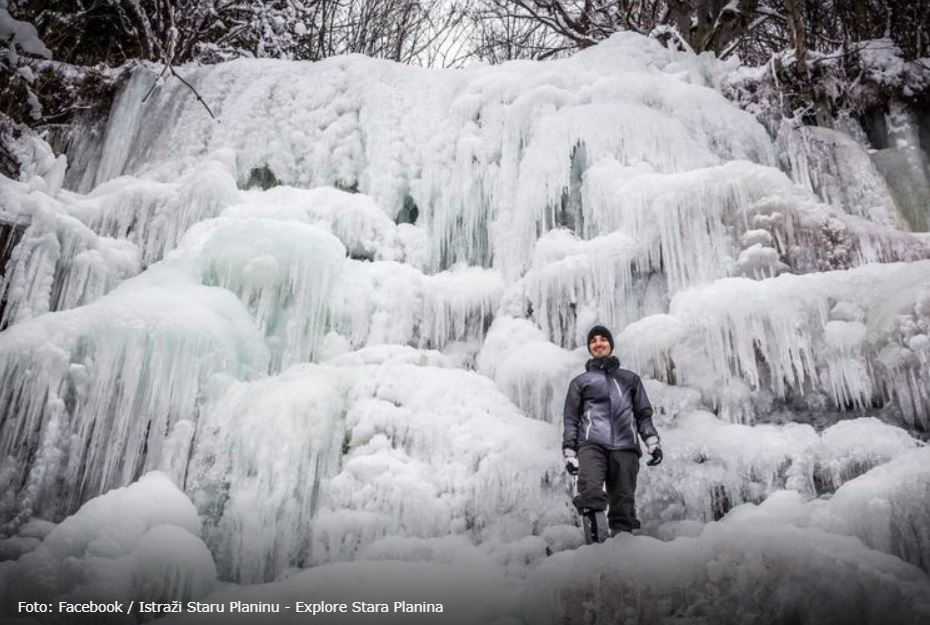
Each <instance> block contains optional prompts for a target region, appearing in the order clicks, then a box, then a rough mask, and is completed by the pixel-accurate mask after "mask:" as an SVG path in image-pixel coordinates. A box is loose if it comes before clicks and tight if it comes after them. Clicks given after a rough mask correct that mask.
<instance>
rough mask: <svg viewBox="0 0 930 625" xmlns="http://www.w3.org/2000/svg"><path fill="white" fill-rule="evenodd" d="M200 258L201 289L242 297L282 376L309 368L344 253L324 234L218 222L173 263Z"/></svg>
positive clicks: (188, 241) (197, 234)
mask: <svg viewBox="0 0 930 625" xmlns="http://www.w3.org/2000/svg"><path fill="white" fill-rule="evenodd" d="M182 258H196V259H197V260H198V261H199V262H198V264H199V265H200V267H201V281H202V282H203V283H204V284H206V285H210V286H220V287H223V288H224V289H227V290H229V291H232V292H233V293H235V294H236V295H238V296H239V299H240V300H242V303H243V304H244V305H245V306H246V308H248V309H249V312H250V313H251V314H252V318H253V319H254V321H255V323H256V325H257V326H258V328H259V330H261V331H262V333H263V334H264V335H265V336H266V341H267V344H268V347H269V349H270V351H271V360H270V362H269V367H270V370H271V371H280V370H281V369H282V368H286V367H288V366H290V365H292V364H295V363H298V362H306V361H308V360H311V359H312V357H313V354H314V351H315V350H316V348H317V346H318V343H319V342H320V340H321V339H322V336H323V332H324V330H325V323H326V312H327V301H328V300H329V298H330V294H331V292H332V289H333V283H334V282H338V280H339V278H340V273H341V269H342V265H343V259H344V258H345V247H344V246H343V245H342V243H341V242H340V241H339V239H337V238H336V237H335V236H333V235H332V234H330V233H329V232H326V231H325V230H324V229H321V228H319V227H315V226H311V225H308V224H301V223H287V222H283V221H279V220H273V219H230V218H225V217H220V218H216V219H208V220H205V221H201V222H199V223H197V224H195V225H194V226H193V227H191V228H190V229H189V230H188V232H187V234H186V235H185V238H184V239H183V240H182V241H181V245H180V246H179V248H178V249H177V250H176V253H175V254H173V255H172V257H171V259H172V260H176V259H182Z"/></svg>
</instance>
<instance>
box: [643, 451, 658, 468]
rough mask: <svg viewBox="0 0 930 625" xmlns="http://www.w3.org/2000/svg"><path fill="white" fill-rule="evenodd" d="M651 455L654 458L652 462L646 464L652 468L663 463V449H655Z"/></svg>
mask: <svg viewBox="0 0 930 625" xmlns="http://www.w3.org/2000/svg"><path fill="white" fill-rule="evenodd" d="M650 455H651V456H652V460H649V461H648V462H647V463H646V464H647V465H649V466H650V467H654V466H656V465H657V464H659V463H660V462H662V448H661V447H656V448H655V449H653V450H652V453H651V454H650Z"/></svg>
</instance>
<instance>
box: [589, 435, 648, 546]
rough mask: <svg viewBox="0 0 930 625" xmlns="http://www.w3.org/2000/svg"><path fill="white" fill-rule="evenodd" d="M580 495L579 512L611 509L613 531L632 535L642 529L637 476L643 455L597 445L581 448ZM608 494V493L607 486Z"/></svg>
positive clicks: (609, 511)
mask: <svg viewBox="0 0 930 625" xmlns="http://www.w3.org/2000/svg"><path fill="white" fill-rule="evenodd" d="M578 464H579V468H578V495H577V496H576V497H575V501H574V503H575V507H576V508H578V510H579V511H583V510H584V509H585V508H587V509H588V510H608V504H610V506H609V510H608V512H607V524H608V525H609V526H610V529H611V531H612V532H629V531H632V530H634V529H638V528H639V521H638V520H637V519H636V500H635V498H634V497H635V494H636V476H637V475H639V454H637V453H636V452H635V451H632V450H627V449H622V450H609V449H606V448H604V447H601V446H600V445H598V444H596V443H588V442H585V443H582V444H581V445H580V446H579V447H578ZM605 482H606V483H607V492H606V493H605V492H604V483H605Z"/></svg>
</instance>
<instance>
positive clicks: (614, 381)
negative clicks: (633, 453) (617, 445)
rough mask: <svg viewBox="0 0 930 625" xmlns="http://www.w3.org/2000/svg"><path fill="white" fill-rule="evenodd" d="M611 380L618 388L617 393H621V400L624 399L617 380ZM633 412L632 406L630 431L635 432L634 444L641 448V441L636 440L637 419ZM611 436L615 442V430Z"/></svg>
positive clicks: (611, 432)
mask: <svg viewBox="0 0 930 625" xmlns="http://www.w3.org/2000/svg"><path fill="white" fill-rule="evenodd" d="M611 379H612V380H613V383H614V386H616V387H617V392H618V393H620V398H621V399H622V398H623V391H621V390H620V384H618V383H617V380H615V379H613V378H611ZM632 411H633V406H632V405H631V406H630V412H631V414H630V431H632V432H633V444H634V445H636V446H637V447H638V446H639V441H638V440H637V439H636V419H635V418H634V417H633V415H632ZM610 436H611V441H612V440H613V429H611V431H610Z"/></svg>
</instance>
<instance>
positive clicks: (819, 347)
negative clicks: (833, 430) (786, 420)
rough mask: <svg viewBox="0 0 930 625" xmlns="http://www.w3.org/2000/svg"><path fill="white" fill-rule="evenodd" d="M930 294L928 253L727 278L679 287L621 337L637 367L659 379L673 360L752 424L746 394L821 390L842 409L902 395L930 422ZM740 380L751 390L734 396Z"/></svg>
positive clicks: (683, 376)
mask: <svg viewBox="0 0 930 625" xmlns="http://www.w3.org/2000/svg"><path fill="white" fill-rule="evenodd" d="M928 297H930V261H919V262H914V263H891V264H871V265H865V266H862V267H857V268H855V269H850V270H847V271H835V272H823V273H813V274H806V275H802V276H798V275H790V274H785V275H781V276H779V277H777V278H770V279H767V280H749V279H746V278H725V279H721V280H717V281H715V282H712V283H710V284H706V285H701V286H698V287H694V288H692V289H690V290H687V291H683V292H681V293H679V294H678V295H676V296H675V297H674V298H673V300H672V302H671V305H670V317H669V316H666V315H660V316H658V317H656V318H653V317H646V318H644V319H642V320H640V321H637V322H635V323H632V324H630V325H629V326H627V328H626V329H625V330H624V331H623V333H622V334H621V335H620V337H619V338H618V344H619V346H620V347H619V349H620V350H621V351H622V353H623V354H624V355H625V356H626V357H627V358H628V359H629V361H630V364H631V365H633V367H634V368H635V369H638V370H640V371H651V372H653V374H654V375H656V376H657V377H659V378H661V379H667V373H666V372H667V371H668V370H669V369H670V363H669V361H670V360H671V361H673V363H674V368H675V371H676V379H677V382H678V383H684V384H687V385H689V386H694V387H696V388H699V389H701V390H702V391H703V392H704V393H705V396H706V397H707V398H708V399H709V400H710V401H712V402H713V405H715V406H719V407H720V408H721V409H722V410H723V412H724V413H725V414H728V415H730V416H731V418H733V419H734V420H743V419H747V420H750V421H751V419H752V417H751V415H752V413H753V411H754V410H755V409H756V408H757V407H754V406H753V403H752V401H751V400H752V399H753V398H751V397H749V396H748V393H749V391H760V390H762V391H767V392H770V393H771V394H772V395H774V396H775V397H776V398H780V399H784V398H785V397H786V396H788V395H789V394H795V395H803V394H805V393H808V394H809V393H822V394H824V395H826V396H827V397H828V398H829V399H830V401H832V402H833V404H834V405H836V406H838V407H840V408H843V407H845V406H850V407H854V408H862V407H865V406H869V405H871V404H872V403H873V401H877V402H879V403H884V402H885V401H886V400H888V399H893V400H894V402H895V403H896V405H897V406H898V409H899V410H900V414H901V416H902V419H903V420H904V422H905V424H906V425H909V426H915V425H916V426H917V427H920V428H926V427H927V425H928V424H930V402H928V396H927V390H926V389H927V388H928V385H927V380H928V377H927V376H928V375H930V369H928V367H927V355H926V353H925V348H926V345H927V341H926V340H922V339H921V338H920V337H921V336H926V328H927V324H928V321H930V320H928V318H927V317H926V315H927V312H928V311H927V298H928ZM908 313H909V315H908ZM902 324H903V325H902ZM899 326H900V329H899ZM656 328H661V329H662V330H664V331H663V332H662V333H661V334H660V333H658V332H656V331H655V329H656ZM915 350H916V351H915ZM721 382H723V386H721ZM734 385H735V389H733V390H736V389H738V388H740V386H744V387H745V392H744V393H739V392H737V393H734V394H732V395H730V396H727V393H728V391H730V390H731V389H730V387H731V386H734ZM755 399H756V400H759V399H762V397H761V395H760V394H758V393H757V394H756V397H755ZM747 401H749V403H746V402H747Z"/></svg>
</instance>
